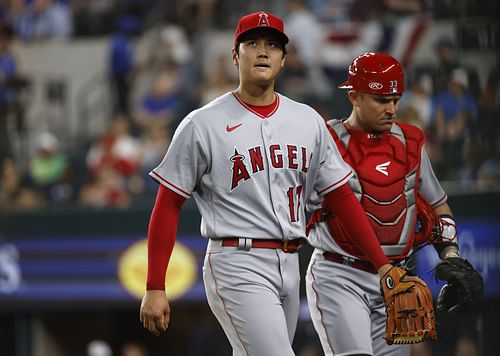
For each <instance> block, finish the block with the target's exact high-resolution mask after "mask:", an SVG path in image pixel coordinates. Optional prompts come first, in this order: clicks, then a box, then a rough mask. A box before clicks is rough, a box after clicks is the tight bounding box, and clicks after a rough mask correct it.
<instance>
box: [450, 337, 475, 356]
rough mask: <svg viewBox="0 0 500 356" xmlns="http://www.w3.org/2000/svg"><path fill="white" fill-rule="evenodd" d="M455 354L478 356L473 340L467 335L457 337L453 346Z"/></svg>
mask: <svg viewBox="0 0 500 356" xmlns="http://www.w3.org/2000/svg"><path fill="white" fill-rule="evenodd" d="M455 356H478V351H477V346H476V343H475V342H474V340H473V339H471V338H470V337H467V336H462V337H461V338H459V339H458V342H457V345H456V347H455Z"/></svg>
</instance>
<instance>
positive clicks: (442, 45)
mask: <svg viewBox="0 0 500 356" xmlns="http://www.w3.org/2000/svg"><path fill="white" fill-rule="evenodd" d="M434 50H435V54H436V57H437V60H438V63H437V66H436V67H435V68H434V70H433V72H432V79H433V86H434V92H435V93H439V92H441V91H443V90H446V89H447V87H448V83H449V81H450V79H451V75H452V73H453V71H454V70H455V69H457V68H462V70H465V71H466V75H467V83H468V87H469V91H470V92H471V93H472V94H473V96H475V97H476V98H478V97H479V94H480V92H481V87H480V84H479V77H478V74H477V71H475V70H471V69H469V68H465V67H463V66H462V65H461V64H460V62H459V60H458V51H457V47H456V44H455V42H454V41H453V40H452V39H450V38H448V37H442V38H440V39H439V40H438V41H436V43H435V45H434Z"/></svg>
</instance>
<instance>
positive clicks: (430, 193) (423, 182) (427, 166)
mask: <svg viewBox="0 0 500 356" xmlns="http://www.w3.org/2000/svg"><path fill="white" fill-rule="evenodd" d="M420 194H421V195H422V197H423V198H424V199H425V200H427V201H428V202H429V203H430V204H431V205H432V206H433V207H436V206H439V205H441V204H443V203H445V202H446V200H447V199H448V196H447V195H446V193H445V191H444V189H443V188H442V187H441V184H440V183H439V181H438V179H437V178H436V175H435V174H434V170H433V169H432V165H431V161H430V159H429V156H428V155H427V152H426V151H425V149H424V148H422V162H421V165H420Z"/></svg>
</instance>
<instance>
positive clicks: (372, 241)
mask: <svg viewBox="0 0 500 356" xmlns="http://www.w3.org/2000/svg"><path fill="white" fill-rule="evenodd" d="M324 203H325V206H326V208H327V210H329V211H332V212H333V213H334V214H335V216H337V217H338V218H339V219H340V221H341V222H342V227H343V228H344V229H345V230H346V232H347V235H348V236H349V237H350V238H351V241H352V242H353V243H354V244H356V246H357V247H358V248H359V249H360V250H361V251H362V252H363V254H364V255H365V256H367V257H368V259H369V260H370V262H371V263H372V265H373V266H374V267H375V269H377V270H378V269H379V268H380V267H381V266H382V265H384V264H386V263H389V259H388V258H387V256H386V255H385V254H384V251H382V247H381V246H380V243H379V241H378V239H377V237H376V236H375V233H374V232H373V229H372V227H371V225H370V222H369V221H368V218H367V216H366V213H365V211H364V210H363V207H362V206H361V204H360V203H359V201H358V199H356V197H355V196H354V193H353V192H352V190H351V188H350V187H349V185H348V184H344V185H342V186H341V187H340V188H338V189H335V190H333V191H332V192H330V193H328V194H327V195H325V198H324Z"/></svg>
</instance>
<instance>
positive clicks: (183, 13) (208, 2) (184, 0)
mask: <svg viewBox="0 0 500 356" xmlns="http://www.w3.org/2000/svg"><path fill="white" fill-rule="evenodd" d="M216 2H217V1H216V0H181V1H177V2H176V4H175V6H176V10H177V19H178V21H179V23H180V25H181V26H182V27H183V28H184V29H185V30H186V32H187V34H188V36H189V37H190V38H192V37H193V36H194V35H196V34H197V33H201V32H203V30H205V29H206V28H207V27H210V26H211V25H212V21H213V16H214V10H215V4H216Z"/></svg>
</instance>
